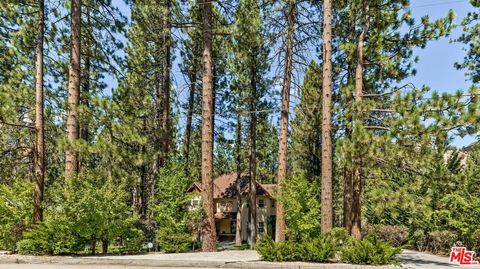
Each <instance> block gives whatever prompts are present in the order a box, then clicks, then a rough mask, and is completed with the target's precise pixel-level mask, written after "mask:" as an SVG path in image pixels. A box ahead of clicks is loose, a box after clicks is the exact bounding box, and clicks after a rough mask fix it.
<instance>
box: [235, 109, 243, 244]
mask: <svg viewBox="0 0 480 269" xmlns="http://www.w3.org/2000/svg"><path fill="white" fill-rule="evenodd" d="M235 135H236V143H235V154H236V162H237V196H236V200H237V222H236V227H235V245H236V246H241V245H242V189H241V180H242V152H241V151H242V116H241V114H240V112H239V113H238V116H237V128H236V134H235Z"/></svg>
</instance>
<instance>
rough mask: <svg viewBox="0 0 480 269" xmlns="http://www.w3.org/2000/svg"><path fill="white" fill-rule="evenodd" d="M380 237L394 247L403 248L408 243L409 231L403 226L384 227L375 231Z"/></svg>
mask: <svg viewBox="0 0 480 269" xmlns="http://www.w3.org/2000/svg"><path fill="white" fill-rule="evenodd" d="M375 232H376V234H377V235H378V237H379V238H380V239H382V240H384V241H386V242H388V243H390V244H391V245H392V246H394V247H400V246H403V245H404V244H405V243H406V242H407V241H408V229H407V228H406V227H405V226H401V225H382V226H379V227H378V228H376V229H375Z"/></svg>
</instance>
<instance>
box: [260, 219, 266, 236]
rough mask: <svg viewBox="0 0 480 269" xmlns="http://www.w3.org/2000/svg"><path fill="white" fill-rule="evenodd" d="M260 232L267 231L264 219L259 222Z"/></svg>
mask: <svg viewBox="0 0 480 269" xmlns="http://www.w3.org/2000/svg"><path fill="white" fill-rule="evenodd" d="M258 233H259V234H263V233H265V222H263V221H259V222H258Z"/></svg>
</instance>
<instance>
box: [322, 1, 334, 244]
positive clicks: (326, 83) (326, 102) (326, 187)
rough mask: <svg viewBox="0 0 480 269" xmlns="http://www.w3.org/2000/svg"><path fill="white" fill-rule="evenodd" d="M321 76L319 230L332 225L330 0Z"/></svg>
mask: <svg viewBox="0 0 480 269" xmlns="http://www.w3.org/2000/svg"><path fill="white" fill-rule="evenodd" d="M322 40H323V76H322V79H323V81H322V195H321V196H322V197H321V199H322V216H321V225H320V226H321V232H322V234H325V233H327V232H329V231H330V230H331V229H332V227H333V196H332V137H331V133H332V115H331V111H330V108H331V105H332V2H331V0H324V1H323V36H322Z"/></svg>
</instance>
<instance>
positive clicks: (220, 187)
mask: <svg viewBox="0 0 480 269" xmlns="http://www.w3.org/2000/svg"><path fill="white" fill-rule="evenodd" d="M249 180H250V177H249V176H248V175H246V174H242V175H241V177H240V179H238V180H237V173H229V174H223V175H221V176H219V177H217V178H215V179H214V180H213V198H214V199H217V198H234V197H236V196H237V194H238V193H239V192H240V194H241V195H247V194H248V183H249ZM237 183H238V184H237ZM275 187H276V184H262V183H260V182H258V181H257V184H256V189H257V190H256V192H257V193H256V194H257V195H265V196H269V197H270V198H273V192H274V191H275ZM195 190H196V191H198V192H202V183H201V182H195V183H193V184H192V185H191V186H190V187H189V188H188V190H187V192H192V191H195Z"/></svg>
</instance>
